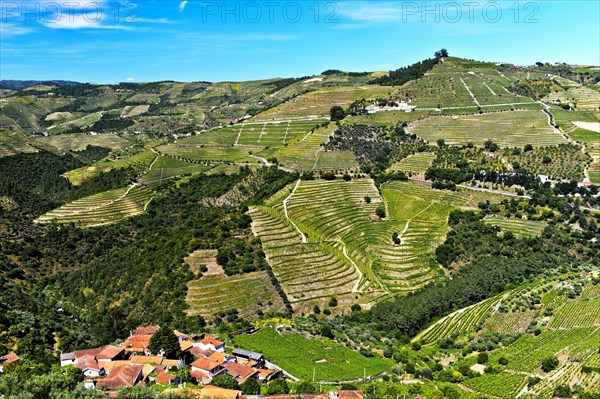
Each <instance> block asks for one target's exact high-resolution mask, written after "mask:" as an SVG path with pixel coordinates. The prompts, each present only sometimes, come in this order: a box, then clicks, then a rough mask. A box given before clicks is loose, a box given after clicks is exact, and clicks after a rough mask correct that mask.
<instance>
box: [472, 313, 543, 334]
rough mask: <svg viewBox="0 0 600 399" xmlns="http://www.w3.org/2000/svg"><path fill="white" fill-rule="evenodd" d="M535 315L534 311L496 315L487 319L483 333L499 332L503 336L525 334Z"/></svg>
mask: <svg viewBox="0 0 600 399" xmlns="http://www.w3.org/2000/svg"><path fill="white" fill-rule="evenodd" d="M534 316H535V314H534V312H533V311H526V312H515V313H496V314H494V315H492V316H490V317H488V318H487V320H486V321H485V323H484V324H483V329H482V332H483V333H492V332H499V333H501V334H516V333H520V334H522V333H524V332H525V331H526V330H527V327H529V324H530V323H531V321H532V320H533V318H534Z"/></svg>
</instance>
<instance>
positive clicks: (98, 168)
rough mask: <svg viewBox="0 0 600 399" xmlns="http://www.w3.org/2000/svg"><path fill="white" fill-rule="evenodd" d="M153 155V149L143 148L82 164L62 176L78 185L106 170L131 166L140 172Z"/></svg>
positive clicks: (152, 158) (145, 167) (146, 166)
mask: <svg viewBox="0 0 600 399" xmlns="http://www.w3.org/2000/svg"><path fill="white" fill-rule="evenodd" d="M155 157H156V154H155V153H154V152H153V151H151V150H145V151H142V152H140V153H138V154H135V155H131V156H126V157H123V158H119V159H116V160H105V161H100V162H97V163H95V164H93V165H92V166H83V167H81V168H78V169H74V170H70V171H68V172H66V173H64V174H63V176H64V177H66V178H67V179H69V181H70V182H71V183H72V184H74V185H78V184H81V183H82V182H84V181H85V180H87V179H89V178H91V177H93V176H96V175H98V174H100V173H102V172H108V171H109V170H112V169H123V168H127V167H130V166H131V167H133V168H134V169H135V170H137V171H138V172H141V171H144V170H146V169H147V168H148V166H150V164H151V163H152V161H153V160H154V158H155Z"/></svg>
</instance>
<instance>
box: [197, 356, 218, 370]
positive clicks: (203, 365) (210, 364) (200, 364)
mask: <svg viewBox="0 0 600 399" xmlns="http://www.w3.org/2000/svg"><path fill="white" fill-rule="evenodd" d="M221 364H223V362H222V361H219V360H215V359H204V358H200V359H198V360H196V361H195V362H194V363H192V364H191V366H192V367H196V368H199V369H201V370H206V371H211V370H213V369H215V368H217V367H218V366H220V365H221Z"/></svg>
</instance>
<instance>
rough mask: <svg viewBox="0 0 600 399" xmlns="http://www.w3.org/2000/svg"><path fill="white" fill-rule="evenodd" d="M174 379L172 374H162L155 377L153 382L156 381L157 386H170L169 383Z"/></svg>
mask: <svg viewBox="0 0 600 399" xmlns="http://www.w3.org/2000/svg"><path fill="white" fill-rule="evenodd" d="M174 379H175V376H174V375H173V374H167V373H162V374H159V375H158V377H156V379H155V380H154V381H156V383H157V384H165V385H167V384H170V383H171V381H173V380H174Z"/></svg>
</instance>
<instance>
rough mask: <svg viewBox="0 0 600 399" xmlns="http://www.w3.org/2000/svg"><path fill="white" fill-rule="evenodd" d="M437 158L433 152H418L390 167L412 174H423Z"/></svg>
mask: <svg viewBox="0 0 600 399" xmlns="http://www.w3.org/2000/svg"><path fill="white" fill-rule="evenodd" d="M435 158H436V155H435V154H434V153H432V152H418V153H416V154H413V155H409V156H408V157H406V158H404V159H402V160H400V161H399V162H396V163H395V164H393V165H392V166H391V167H390V168H389V170H391V171H402V172H404V173H407V174H408V175H411V176H412V175H419V176H423V175H424V173H425V171H427V169H428V168H429V167H430V166H431V163H432V162H433V160H434V159H435ZM423 177H424V176H423Z"/></svg>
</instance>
